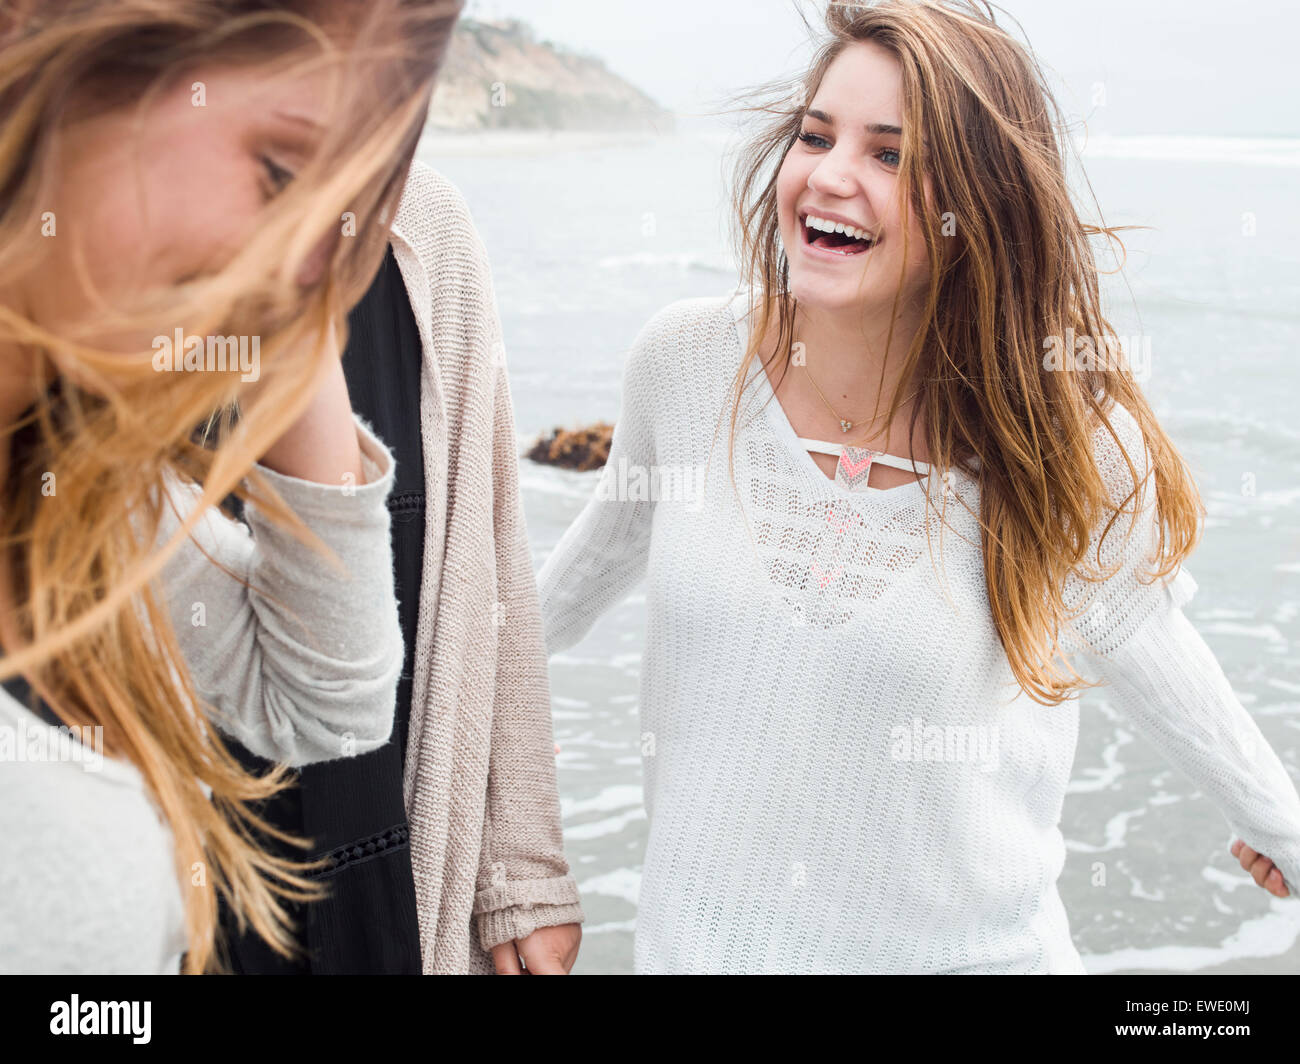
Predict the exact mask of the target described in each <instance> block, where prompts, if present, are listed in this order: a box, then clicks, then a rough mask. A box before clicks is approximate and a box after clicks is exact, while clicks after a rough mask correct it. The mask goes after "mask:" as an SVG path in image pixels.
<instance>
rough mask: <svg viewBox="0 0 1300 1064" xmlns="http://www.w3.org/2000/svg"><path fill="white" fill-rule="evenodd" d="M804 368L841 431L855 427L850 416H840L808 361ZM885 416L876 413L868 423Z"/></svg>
mask: <svg viewBox="0 0 1300 1064" xmlns="http://www.w3.org/2000/svg"><path fill="white" fill-rule="evenodd" d="M803 368H804V372H805V373H807V374H808V379H809V380H810V381H812V386H813V387H814V388H816V389H817V394H818V395H819V396H821V400H822V402H823V403H825V404H826V409H827V410H829V411H830V412H831V413H832V414H833V415H834V416H835V420H836V421H838V422H839V423H840V431H841V432H848V431H849V429H851V428H853V426H854V422H852V421H850V420H849V419H848V418H843V417H840V415H839V413H838V412H837V411H836V409H835V407H833V406H831V401H830V400H829V399H827V398H826V396H825V394H824V393H823V392H822V390H821V388H820V386H819V385H818V384H817V378H816V377H814V376H813V375H812V370H810V369H809V368H808V363H807V362H804V364H803ZM920 392H921V389H920V388H917V389H916V391H914V392H913V393H912V394H911V395H909V396H908V397H907V398H906V399H904V400H903V402H904V403H907V402H909V401H911V400H912V399H915V398H916V396H918V395H919V394H920ZM888 412H889V411H885V413H888ZM883 416H884V415H883V414H877V415H876V416H875V417H873V418H872V419H871V420H870V421H868V422H867V424H868V425H869V426H870V425H874V424H875V423H876V422H877V421H878V420H879V419H880V418H881V417H883Z"/></svg>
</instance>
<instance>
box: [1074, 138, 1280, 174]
mask: <svg viewBox="0 0 1300 1064" xmlns="http://www.w3.org/2000/svg"><path fill="white" fill-rule="evenodd" d="M1074 145H1075V148H1076V149H1077V150H1078V151H1079V153H1080V155H1082V156H1083V158H1085V159H1092V158H1096V159H1166V160H1177V161H1179V162H1205V163H1226V164H1229V165H1232V166H1280V167H1300V140H1297V139H1293V138H1289V137H1288V138H1283V137H1189V136H1164V135H1156V134H1152V135H1142V136H1116V135H1111V134H1092V135H1090V136H1083V135H1079V136H1076V137H1075V138H1074Z"/></svg>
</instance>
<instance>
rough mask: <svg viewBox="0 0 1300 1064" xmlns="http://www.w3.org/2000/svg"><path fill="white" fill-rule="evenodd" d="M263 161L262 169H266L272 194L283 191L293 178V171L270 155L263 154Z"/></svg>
mask: <svg viewBox="0 0 1300 1064" xmlns="http://www.w3.org/2000/svg"><path fill="white" fill-rule="evenodd" d="M261 163H262V169H263V170H265V171H266V179H267V182H268V183H269V184H270V188H271V193H272V195H275V194H276V193H280V192H283V191H284V189H285V186H286V185H288V184H289V182H290V181H292V180H293V171H292V170H286V169H285V168H284V167H283V166H281V165H280V164H279V163H277V162H276V161H275V160H274V159H272V158H271V157H270V156H269V155H263V156H262V157H261Z"/></svg>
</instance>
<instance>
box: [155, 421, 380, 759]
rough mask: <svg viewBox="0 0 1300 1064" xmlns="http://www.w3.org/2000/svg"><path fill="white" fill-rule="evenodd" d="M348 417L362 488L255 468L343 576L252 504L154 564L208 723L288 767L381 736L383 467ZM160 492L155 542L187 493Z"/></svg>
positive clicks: (165, 535)
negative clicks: (242, 519) (164, 502)
mask: <svg viewBox="0 0 1300 1064" xmlns="http://www.w3.org/2000/svg"><path fill="white" fill-rule="evenodd" d="M355 424H356V427H357V432H358V440H359V442H360V444H361V453H362V463H363V469H364V471H365V474H366V482H365V483H364V484H359V485H342V484H340V485H332V484H319V483H315V482H311V481H306V480H301V479H299V478H297V477H292V476H287V475H285V474H282V473H278V472H276V471H274V470H272V469H269V468H267V467H265V466H258V467H257V468H258V472H260V473H261V474H262V475H263V476H264V477H266V478H267V480H268V481H270V483H271V486H272V487H273V488H274V489H275V490H276V492H277V493H278V494H279V495H280V498H281V499H283V500H284V502H285V503H286V504H287V505H288V506H289V508H290V509H292V510H293V511H294V512H295V513H296V514H297V515H298V516H299V517H300V518H301V519H302V520H303V522H304V523H305V524H306V525H307V527H308V528H310V529H311V531H312V532H314V533H315V534H316V535H317V536H319V537H320V539H321V540H322V541H323V542H324V543H325V545H326V546H327V547H328V548H329V549H330V550H331V551H333V552H334V554H335V555H337V557H338V559H339V560H340V561H341V562H342V564H343V567H344V570H345V571H344V572H343V573H340V572H338V571H337V570H336V568H335V567H333V566H331V565H330V564H329V562H328V560H327V559H326V558H324V557H322V556H321V555H320V554H318V553H317V552H316V551H315V550H313V549H312V548H311V547H310V546H308V545H306V544H303V543H301V542H300V541H299V540H298V539H296V538H295V537H294V536H293V534H292V533H290V532H289V531H288V530H286V529H282V528H280V527H278V526H276V525H275V524H273V523H272V522H271V521H270V519H269V518H268V517H267V516H266V515H265V514H263V513H262V511H261V510H260V509H259V508H258V507H257V506H256V505H255V504H252V503H250V504H249V505H248V506H247V507H246V508H245V513H246V517H247V520H248V524H249V527H248V528H245V527H244V526H243V525H242V524H240V523H238V522H236V521H233V520H231V519H229V518H227V517H226V516H225V515H223V514H222V513H221V512H220V511H218V510H217V509H215V508H213V509H209V510H208V511H207V512H206V513H204V514H203V515H202V516H201V517H200V518H199V520H198V523H197V524H196V526H195V528H194V530H193V531H192V533H191V535H190V538H189V540H187V541H186V542H185V543H183V544H182V545H181V547H180V549H179V550H177V552H176V553H175V554H174V555H173V556H172V557H171V558H170V559H169V560H168V562H167V564H166V566H164V568H163V572H162V581H161V583H162V587H163V588H164V590H165V598H166V602H167V608H168V610H169V612H170V614H171V620H172V626H173V629H174V630H175V632H176V637H177V642H178V644H179V646H180V650H181V652H182V654H183V656H184V658H185V661H186V664H187V666H188V668H189V672H190V676H191V678H192V680H193V683H194V686H195V689H196V691H197V693H198V695H199V697H200V699H201V700H202V702H203V704H204V706H205V708H206V709H207V711H208V713H209V715H210V717H211V718H212V719H213V721H214V723H216V724H217V725H218V727H220V728H221V729H222V730H223V731H226V732H228V733H229V734H231V735H233V736H234V737H235V738H236V739H238V740H239V741H240V742H241V743H243V744H244V745H245V746H246V747H248V749H249V750H251V751H253V752H254V753H255V754H257V755H259V756H260V757H264V758H266V759H268V760H271V761H277V762H285V763H287V764H289V765H293V766H298V765H303V764H308V763H311V762H315V761H328V760H332V759H334V758H338V757H345V756H352V755H355V754H364V753H368V752H369V751H371V750H375V749H378V748H379V747H380V746H382V745H383V744H384V743H385V742H387V740H388V737H389V734H390V733H391V731H392V724H393V710H394V706H395V703H396V697H397V683H398V678H399V675H400V673H401V668H402V654H403V646H402V638H401V629H400V624H399V620H398V614H397V603H396V599H395V596H394V591H393V579H392V546H391V544H390V540H389V515H388V507H387V498H388V494H389V492H390V490H391V489H392V486H393V466H394V463H393V458H392V454H391V453H390V452H389V450H388V449H387V448H386V447H385V446H384V444H383V443H382V442H380V440H379V439H378V438H377V437H376V436H375V435H374V434H373V433H372V432H371V431H370V429H369V427H368V426H366V425H365V423H364V422H363V421H362V420H361V419H360V418H359V417H357V418H355ZM168 492H169V495H170V497H171V499H172V501H173V503H175V506H174V507H172V506H164V507H163V520H162V523H161V525H160V527H159V532H158V535H159V539H158V542H160V543H164V542H166V541H167V539H169V538H170V537H171V535H173V534H174V533H175V531H176V529H177V528H178V527H180V522H181V520H182V519H183V518H184V517H185V516H186V515H188V514H189V513H190V512H192V510H193V508H194V506H195V503H196V501H197V499H198V496H199V495H200V494H201V492H200V489H199V488H198V487H197V485H194V484H182V483H181V482H180V481H179V480H174V481H173V482H172V483H169V485H168ZM250 529H251V532H250Z"/></svg>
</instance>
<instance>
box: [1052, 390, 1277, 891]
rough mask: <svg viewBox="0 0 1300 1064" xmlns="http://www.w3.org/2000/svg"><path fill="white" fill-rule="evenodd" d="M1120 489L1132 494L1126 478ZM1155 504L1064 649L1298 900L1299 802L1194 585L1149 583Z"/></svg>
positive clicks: (1183, 575)
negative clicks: (1210, 636)
mask: <svg viewBox="0 0 1300 1064" xmlns="http://www.w3.org/2000/svg"><path fill="white" fill-rule="evenodd" d="M1121 419H1122V423H1121V425H1120V432H1119V435H1120V436H1121V439H1122V440H1124V442H1125V446H1126V449H1127V450H1128V451H1129V453H1130V455H1131V456H1132V457H1133V458H1134V462H1135V465H1136V466H1137V469H1138V471H1139V477H1140V478H1141V477H1142V476H1143V475H1144V474H1145V472H1146V471H1147V470H1148V469H1149V455H1148V454H1147V453H1146V452H1145V448H1144V446H1143V445H1142V442H1141V437H1140V433H1137V430H1136V425H1135V424H1133V423H1127V419H1126V418H1124V417H1123V415H1121ZM1129 444H1133V446H1129ZM1098 453H1099V455H1100V456H1102V460H1103V467H1104V471H1105V473H1106V475H1107V478H1108V480H1112V479H1113V482H1114V483H1116V484H1118V483H1119V481H1120V479H1121V478H1120V476H1119V474H1118V470H1117V468H1116V464H1115V461H1114V456H1115V451H1114V449H1113V448H1112V447H1107V446H1103V447H1101V448H1099V452H1098ZM1107 462H1109V466H1108V467H1107ZM1122 479H1124V480H1126V481H1128V483H1129V485H1130V487H1131V483H1132V481H1131V477H1130V476H1129V475H1128V474H1127V473H1125V474H1123V477H1122ZM1154 500H1155V492H1154V491H1149V492H1148V493H1147V495H1146V497H1145V499H1144V501H1143V504H1142V505H1141V506H1140V507H1139V508H1138V509H1136V510H1135V512H1134V516H1132V517H1131V518H1129V519H1128V522H1127V523H1125V522H1118V523H1117V524H1116V526H1115V527H1114V528H1113V529H1112V531H1111V533H1110V536H1114V537H1116V539H1115V540H1114V545H1112V546H1109V547H1107V546H1103V548H1102V550H1101V554H1102V557H1103V560H1105V561H1107V562H1109V563H1110V564H1112V565H1114V566H1115V571H1114V575H1113V576H1111V577H1110V578H1109V579H1107V580H1106V581H1105V582H1104V583H1102V584H1101V585H1093V584H1087V585H1085V584H1084V583H1082V582H1079V581H1075V580H1072V581H1071V586H1070V588H1069V589H1068V595H1067V598H1068V599H1070V600H1071V601H1072V602H1073V603H1074V605H1075V607H1076V608H1082V609H1083V614H1082V618H1081V621H1080V623H1079V624H1078V625H1077V626H1076V627H1077V633H1076V636H1074V637H1072V638H1071V639H1070V640H1066V641H1065V642H1066V644H1067V646H1068V647H1070V648H1072V649H1074V650H1075V651H1076V652H1077V653H1078V654H1079V663H1081V664H1082V666H1083V668H1082V669H1081V671H1083V672H1084V674H1085V675H1090V676H1091V678H1094V679H1099V680H1100V681H1102V682H1103V683H1104V684H1105V685H1106V686H1105V690H1106V692H1107V695H1108V698H1109V700H1110V702H1111V704H1112V705H1114V706H1115V707H1116V708H1117V709H1118V710H1119V711H1120V712H1122V713H1123V714H1124V715H1125V716H1126V717H1127V718H1128V719H1129V720H1130V721H1131V722H1132V723H1133V725H1134V727H1135V728H1136V729H1137V731H1138V732H1139V733H1140V734H1141V735H1142V736H1144V737H1145V738H1146V739H1147V740H1148V741H1149V742H1150V743H1151V744H1152V745H1153V746H1154V747H1155V748H1156V749H1157V750H1159V751H1160V753H1161V754H1162V755H1163V756H1164V757H1165V758H1166V760H1168V761H1169V762H1170V763H1171V764H1172V765H1174V766H1175V767H1176V768H1178V769H1179V770H1180V771H1182V772H1183V773H1185V774H1186V775H1187V776H1188V777H1189V778H1190V779H1191V780H1192V782H1193V783H1195V784H1196V786H1197V787H1198V788H1199V789H1200V790H1201V791H1202V792H1204V793H1205V794H1206V795H1207V796H1208V797H1209V798H1210V799H1211V800H1212V801H1213V802H1214V803H1215V805H1216V806H1217V807H1218V809H1219V811H1220V813H1222V815H1223V816H1224V818H1225V819H1226V820H1227V822H1228V824H1229V827H1230V828H1231V830H1232V831H1233V832H1234V833H1235V834H1236V836H1237V837H1239V838H1241V839H1243V840H1245V842H1246V844H1247V845H1248V846H1250V847H1251V848H1252V849H1254V850H1256V851H1257V852H1259V853H1261V854H1264V855H1265V856H1266V857H1268V858H1270V859H1271V860H1272V861H1273V862H1274V864H1276V865H1277V867H1278V868H1279V869H1280V870H1281V872H1282V875H1283V878H1284V879H1285V880H1286V883H1287V887H1288V888H1289V889H1290V890H1291V891H1292V892H1295V891H1297V890H1300V795H1297V792H1296V787H1295V784H1294V783H1293V782H1292V780H1291V778H1290V776H1289V775H1288V773H1287V770H1286V768H1285V767H1284V766H1283V764H1282V762H1281V760H1280V759H1279V758H1278V756H1277V754H1276V753H1275V752H1274V750H1273V749H1272V747H1271V746H1270V745H1269V744H1268V742H1267V740H1266V739H1265V738H1264V736H1263V735H1262V733H1261V732H1260V730H1259V727H1258V726H1257V725H1256V723H1255V721H1254V719H1253V718H1252V717H1251V715H1250V713H1249V712H1248V711H1247V710H1246V708H1245V707H1244V706H1243V705H1242V704H1241V701H1240V700H1239V699H1238V698H1237V696H1236V695H1235V694H1234V693H1233V690H1232V686H1231V684H1230V683H1229V682H1228V679H1227V677H1226V676H1225V675H1224V672H1223V669H1222V668H1221V667H1220V665H1219V663H1218V661H1217V660H1216V659H1215V657H1214V654H1213V652H1212V651H1211V650H1210V648H1209V646H1208V645H1207V644H1206V642H1205V640H1204V639H1203V638H1202V637H1201V636H1200V634H1199V633H1198V632H1197V631H1196V629H1195V627H1193V625H1192V623H1191V621H1190V620H1188V618H1187V617H1186V615H1185V614H1184V613H1183V609H1182V607H1183V606H1185V605H1186V604H1187V603H1188V602H1189V601H1190V599H1191V597H1192V595H1193V594H1194V593H1195V591H1196V581H1195V580H1194V579H1193V577H1192V575H1191V574H1190V573H1189V572H1187V571H1186V570H1184V569H1180V570H1178V571H1177V572H1176V574H1175V575H1174V578H1173V579H1172V580H1171V581H1168V582H1167V583H1166V582H1162V581H1159V580H1156V581H1151V580H1150V579H1149V577H1150V564H1149V558H1150V556H1151V554H1152V553H1153V552H1154V546H1155V542H1156V533H1157V528H1156V511H1155V501H1154ZM1125 531H1131V533H1132V534H1131V535H1129V536H1127V537H1126V536H1125V535H1124V533H1125ZM1107 538H1109V537H1107ZM1102 542H1103V543H1104V542H1105V540H1103V541H1102Z"/></svg>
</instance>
